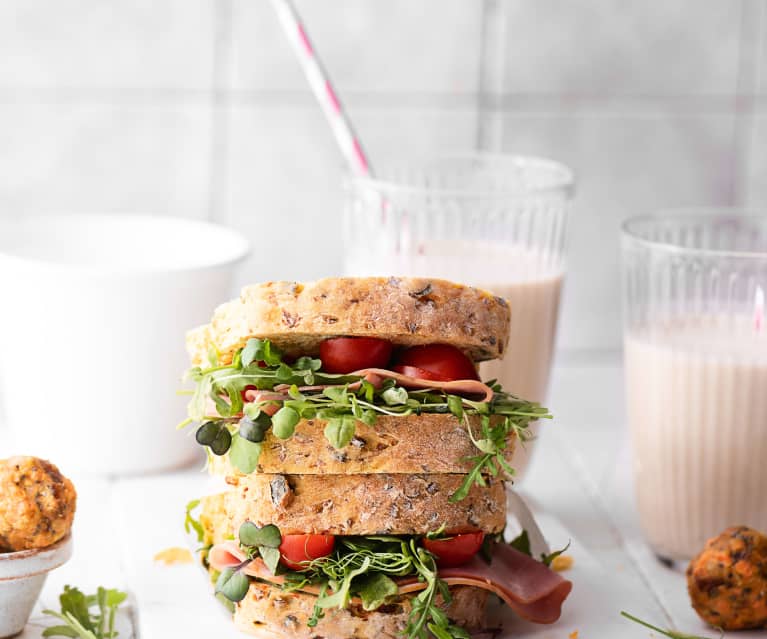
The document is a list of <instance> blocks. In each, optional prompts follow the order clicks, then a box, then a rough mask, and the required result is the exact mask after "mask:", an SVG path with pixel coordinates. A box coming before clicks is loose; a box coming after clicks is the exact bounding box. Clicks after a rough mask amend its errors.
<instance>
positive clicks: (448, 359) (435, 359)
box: [394, 344, 479, 382]
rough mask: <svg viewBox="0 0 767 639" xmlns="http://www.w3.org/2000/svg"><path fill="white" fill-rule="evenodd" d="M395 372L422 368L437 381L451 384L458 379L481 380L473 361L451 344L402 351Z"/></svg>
mask: <svg viewBox="0 0 767 639" xmlns="http://www.w3.org/2000/svg"><path fill="white" fill-rule="evenodd" d="M395 364H396V366H395V367H394V370H396V371H397V372H401V373H404V374H405V375H408V374H409V373H406V372H405V371H404V368H405V367H415V368H420V369H421V370H423V371H426V372H427V373H431V374H432V377H427V378H426V379H435V380H439V381H442V382H451V381H454V380H456V379H479V376H478V375H477V371H476V369H475V368H474V364H473V363H472V361H471V360H470V359H469V358H468V357H466V355H464V354H463V353H462V352H461V351H459V350H458V349H457V348H456V347H455V346H450V345H449V344H427V345H425V346H413V347H411V348H408V349H406V350H404V351H402V352H401V353H400V354H399V356H398V357H397V360H396V362H395Z"/></svg>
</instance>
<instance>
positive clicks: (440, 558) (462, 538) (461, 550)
mask: <svg viewBox="0 0 767 639" xmlns="http://www.w3.org/2000/svg"><path fill="white" fill-rule="evenodd" d="M484 539H485V533H483V532H482V531H480V532H475V533H465V534H463V535H453V536H452V537H449V538H448V539H427V538H426V537H424V538H423V547H424V548H426V550H428V551H429V552H430V553H431V554H433V555H434V556H435V557H436V558H437V566H439V567H440V568H452V567H453V566H461V565H463V564H465V563H466V562H468V561H469V560H470V559H471V558H472V557H473V556H474V555H476V554H477V552H479V549H480V548H482V542H483V541H484Z"/></svg>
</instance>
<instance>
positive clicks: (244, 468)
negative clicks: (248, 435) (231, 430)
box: [229, 433, 261, 475]
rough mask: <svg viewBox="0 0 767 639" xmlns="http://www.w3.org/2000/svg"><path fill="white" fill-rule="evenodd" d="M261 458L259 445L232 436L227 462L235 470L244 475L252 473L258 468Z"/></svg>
mask: <svg viewBox="0 0 767 639" xmlns="http://www.w3.org/2000/svg"><path fill="white" fill-rule="evenodd" d="M260 456H261V444H260V443H256V442H251V441H249V440H247V439H245V438H244V437H240V435H239V434H237V433H235V434H234V435H232V445H231V447H230V448H229V461H231V462H232V466H234V467H235V468H236V469H237V470H239V471H240V472H241V473H244V474H245V475H248V474H250V473H252V472H253V471H254V470H256V468H257V467H258V458H259V457H260Z"/></svg>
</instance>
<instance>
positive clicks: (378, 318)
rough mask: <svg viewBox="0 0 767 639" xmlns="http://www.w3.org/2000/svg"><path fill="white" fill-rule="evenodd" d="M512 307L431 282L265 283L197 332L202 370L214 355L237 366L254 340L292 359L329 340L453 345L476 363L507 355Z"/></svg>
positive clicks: (192, 336) (192, 348) (192, 346)
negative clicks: (351, 338)
mask: <svg viewBox="0 0 767 639" xmlns="http://www.w3.org/2000/svg"><path fill="white" fill-rule="evenodd" d="M510 320H511V311H510V309H509V305H508V302H507V301H506V300H504V299H502V298H500V297H496V296H494V295H492V294H491V293H489V292H487V291H483V290H481V289H477V288H472V287H469V286H463V285H460V284H454V283H452V282H448V281H445V280H438V279H425V278H397V277H389V278H385V277H365V278H351V277H346V278H328V279H324V280H318V281H316V282H309V283H306V284H300V283H297V282H265V283H263V284H254V285H251V286H246V287H245V288H243V289H242V293H241V294H240V297H239V299H236V300H233V301H231V302H228V303H226V304H223V305H221V306H219V307H218V308H217V309H216V311H215V313H214V315H213V319H212V321H211V323H210V324H209V325H206V326H202V327H199V328H197V329H195V330H193V331H190V332H189V334H188V335H187V348H188V350H189V354H190V356H191V358H192V362H193V364H195V365H200V364H202V363H204V362H207V361H208V353H209V351H210V350H211V349H214V350H215V351H216V352H217V353H218V358H219V361H221V362H222V363H229V362H231V360H232V357H233V355H234V353H235V352H236V351H237V350H238V349H239V348H242V347H243V346H244V345H245V343H246V342H247V340H248V339H250V338H251V337H261V338H268V339H270V340H271V341H272V342H274V343H275V344H276V345H277V346H278V347H279V348H280V349H282V350H283V351H284V352H285V353H286V354H288V355H292V356H297V355H316V354H317V353H318V352H319V344H320V342H321V341H323V340H324V339H327V338H328V337H337V336H343V335H348V336H360V337H362V336H364V337H382V338H385V339H388V340H390V341H392V342H393V343H394V344H396V345H400V346H414V345H417V344H431V343H437V342H439V343H445V344H452V345H453V346H456V347H457V348H460V349H461V350H462V351H464V352H465V353H466V354H467V355H469V356H470V357H471V358H472V359H473V360H474V361H475V362H480V361H484V360H488V359H496V358H498V357H501V356H503V353H504V350H505V348H506V343H507V342H508V339H509V326H510Z"/></svg>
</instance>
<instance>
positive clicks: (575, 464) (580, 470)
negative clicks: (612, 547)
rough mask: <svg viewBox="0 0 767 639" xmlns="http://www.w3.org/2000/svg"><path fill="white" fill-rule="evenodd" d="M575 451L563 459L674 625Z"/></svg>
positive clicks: (668, 612) (658, 594)
mask: <svg viewBox="0 0 767 639" xmlns="http://www.w3.org/2000/svg"><path fill="white" fill-rule="evenodd" d="M574 450H575V449H574V448H573V447H569V450H568V454H563V455H562V457H563V458H564V460H565V462H566V463H567V464H569V465H570V467H571V468H572V469H573V472H574V473H575V475H576V476H577V477H578V478H579V479H580V481H581V485H582V486H583V488H584V490H585V492H586V496H587V498H588V499H589V501H590V502H591V504H592V505H593V506H594V508H595V509H596V510H597V511H598V512H599V513H600V515H601V516H602V517H603V518H604V521H605V522H606V524H607V526H608V528H609V531H610V534H611V535H612V536H613V537H614V538H615V540H616V541H617V542H618V544H619V545H620V548H621V549H622V550H623V552H624V553H625V555H626V557H627V558H628V560H629V562H630V564H631V566H632V568H633V569H634V572H635V573H636V574H637V575H638V577H639V578H640V579H641V581H642V583H643V584H644V585H645V588H646V589H647V591H648V592H649V593H650V595H651V596H652V598H653V600H654V601H655V603H656V604H657V605H658V608H659V609H660V610H661V611H662V612H663V615H664V616H665V618H666V622H667V623H669V624H672V625H673V623H674V620H673V617H672V615H671V611H670V610H669V609H668V608H667V607H666V605H665V604H664V603H663V599H662V597H661V596H660V593H658V592H656V590H655V588H654V587H653V583H652V581H651V580H650V579H649V578H648V576H647V574H645V572H644V571H643V570H642V566H641V562H640V561H639V558H638V557H636V556H635V555H634V553H633V552H632V551H631V547H630V545H629V544H627V543H626V540H625V539H624V536H623V532H622V530H621V527H620V526H619V525H618V523H617V522H616V521H615V520H614V519H613V516H612V514H611V513H610V509H609V508H608V506H607V503H606V502H605V500H604V498H603V497H602V495H601V494H600V492H599V489H598V487H597V486H596V484H595V483H594V480H593V479H592V477H591V474H590V473H589V471H588V469H587V467H586V465H585V464H584V461H583V459H581V455H580V454H578V453H574Z"/></svg>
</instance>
